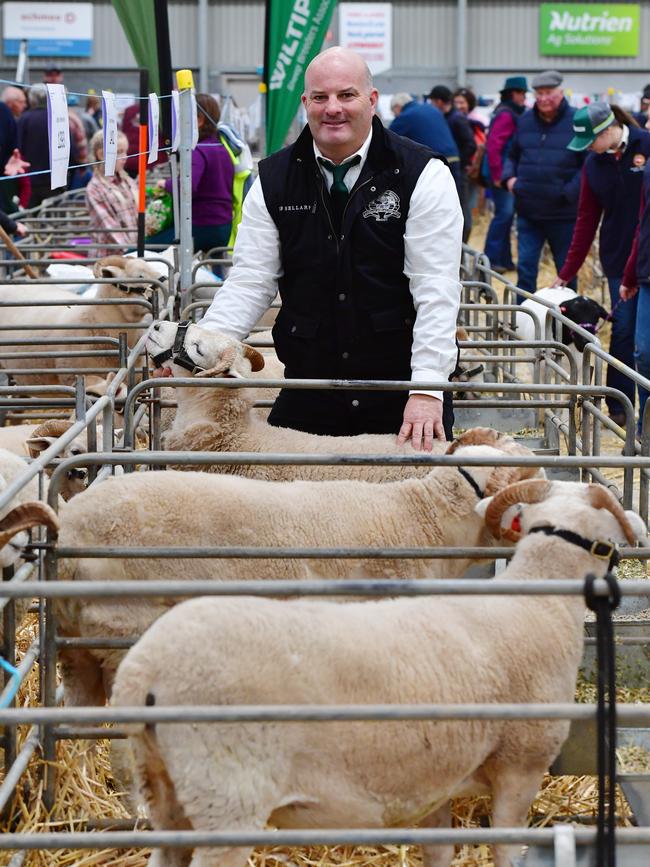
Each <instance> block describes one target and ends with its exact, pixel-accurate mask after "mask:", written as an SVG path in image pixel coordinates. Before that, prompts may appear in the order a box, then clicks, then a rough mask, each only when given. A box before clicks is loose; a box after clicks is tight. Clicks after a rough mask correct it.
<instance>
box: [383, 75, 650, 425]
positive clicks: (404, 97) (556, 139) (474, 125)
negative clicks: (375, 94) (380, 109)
mask: <svg viewBox="0 0 650 867" xmlns="http://www.w3.org/2000/svg"><path fill="white" fill-rule="evenodd" d="M530 90H532V94H533V96H534V102H533V104H532V105H531V106H530V107H528V105H527V99H528V94H529V92H530V91H529V86H528V80H527V78H526V76H524V75H514V76H509V77H507V78H506V79H505V82H504V84H503V88H502V89H501V91H500V94H499V97H500V98H499V101H498V103H497V104H496V105H495V106H494V108H493V110H492V112H491V114H490V118H489V122H488V123H487V124H485V122H484V119H481V117H480V116H478V115H477V114H476V111H475V109H476V104H477V98H476V96H475V94H474V93H473V92H472V91H471V90H470V89H468V88H459V89H458V90H456V92H455V93H452V91H451V90H450V89H449V88H447V87H446V86H444V85H436V86H434V87H433V88H432V89H431V91H430V93H429V94H428V96H427V97H426V98H425V99H424V100H423V101H419V100H417V99H416V98H415V97H414V96H413V95H412V94H408V93H399V94H396V95H395V96H394V97H393V99H392V102H391V110H392V112H393V114H394V120H393V121H392V123H391V125H390V128H391V129H392V130H393V131H395V132H397V133H399V134H400V135H404V136H407V137H408V138H411V139H412V140H414V141H417V142H419V143H421V144H423V145H426V146H427V147H429V148H431V149H432V150H433V151H435V152H437V153H439V154H442V155H443V156H444V157H445V158H446V160H447V163H448V165H449V169H450V171H451V173H452V176H453V178H454V181H455V182H456V187H457V191H458V195H459V199H460V203H461V207H462V210H463V218H464V227H463V240H464V241H467V240H468V238H469V234H470V232H471V228H472V216H471V215H472V209H473V207H475V205H476V202H477V197H478V195H482V196H485V197H486V198H487V199H489V200H490V201H491V211H492V218H491V220H490V224H489V228H488V230H487V235H486V237H485V243H484V251H485V254H486V256H487V257H488V258H489V260H490V263H491V267H492V268H493V270H494V271H496V272H497V273H499V274H506V273H507V272H512V271H515V270H516V272H517V277H516V283H517V285H518V286H519V287H520V288H522V289H525V290H526V291H528V292H535V291H536V289H537V283H538V270H539V263H540V257H541V254H542V250H543V247H544V244H545V243H547V244H548V246H549V248H550V250H551V254H552V256H553V260H554V263H555V266H556V269H557V273H558V277H557V279H556V280H555V282H554V284H553V285H554V286H568V287H570V288H572V289H574V290H575V288H576V286H577V274H578V271H579V270H580V267H581V266H582V264H583V262H584V261H585V259H586V257H587V255H588V253H589V251H590V250H591V247H592V244H593V242H594V239H595V237H596V234H597V232H598V227H599V226H600V235H599V253H600V260H601V265H602V269H603V273H604V275H605V277H606V278H607V282H608V286H609V293H610V302H611V308H610V309H611V313H610V317H611V322H612V332H611V341H610V352H611V353H612V355H613V356H614V357H615V358H617V359H619V360H620V361H622V362H623V363H624V364H626V365H627V366H629V367H636V369H637V371H638V372H639V373H642V374H643V375H644V376H648V375H649V374H650V331H649V329H647V328H645V323H646V321H648V322H649V324H650V318H649V317H650V291H649V289H650V254H648V253H647V252H646V248H647V245H648V242H649V241H650V188H649V187H648V184H649V183H650V175H649V174H648V171H646V170H645V167H646V164H647V160H648V158H649V156H650V154H649V151H648V148H650V132H648V131H647V129H646V127H650V121H649V120H648V111H649V109H650V85H647V86H646V87H645V88H644V90H643V94H642V98H641V103H640V106H639V110H638V111H636V112H633V113H628V112H626V111H624V110H623V109H622V108H620V107H619V106H617V105H610V103H609V102H601V101H595V102H588V103H587V104H586V105H585V106H584V107H583V108H580V109H577V108H575V107H573V106H571V105H569V102H568V101H567V99H566V97H565V95H564V90H563V76H562V74H561V73H559V72H557V71H556V70H546V71H544V72H542V73H539V74H538V75H536V76H535V77H534V78H533V79H532V82H531V87H530ZM649 171H650V170H649ZM644 191H645V192H644ZM646 202H647V203H648V204H647V205H646ZM646 211H647V212H648V213H647V214H646ZM513 223H515V225H516V242H517V257H516V258H517V262H516V264H515V257H514V256H513V249H512V245H513V231H512V229H513ZM635 238H636V240H635ZM646 296H647V297H646ZM520 300H523V298H521V299H520ZM639 309H640V310H641V313H640V314H639ZM607 384H608V386H610V387H612V388H616V389H619V390H621V391H622V392H623V393H624V394H625V395H626V396H627V397H629V398H630V400H631V401H632V403H633V404H634V400H635V387H634V383H633V382H632V381H631V380H630V379H629V378H628V377H626V376H625V375H624V374H623V373H621V372H620V371H618V370H616V369H615V368H614V367H611V366H610V367H609V368H608V375H607ZM646 398H647V393H646V391H645V389H642V388H640V389H639V404H640V421H641V419H642V417H643V409H644V406H645V401H646ZM607 405H608V409H609V413H610V417H611V418H612V419H613V420H614V421H615V422H616V423H618V424H623V423H624V421H625V414H624V412H623V409H622V407H621V405H620V402H619V401H617V400H616V399H615V398H614V397H609V398H607Z"/></svg>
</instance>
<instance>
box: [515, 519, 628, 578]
mask: <svg viewBox="0 0 650 867" xmlns="http://www.w3.org/2000/svg"><path fill="white" fill-rule="evenodd" d="M528 532H529V533H544V535H545V536H557V537H558V538H559V539H564V541H565V542H570V543H571V544H572V545H577V546H578V548H582V549H584V550H585V551H588V552H589V553H590V554H593V555H594V557H598V559H599V560H609V568H610V569H613V568H614V567H615V566H618V564H619V561H620V559H621V556H620V554H619V553H618V548H617V547H616V545H615V544H614V543H613V542H605V541H603V539H586V538H585V537H584V536H580V535H579V534H578V533H574V532H573V531H572V530H559V529H558V528H557V527H533V528H532V529H531V530H529V531H528Z"/></svg>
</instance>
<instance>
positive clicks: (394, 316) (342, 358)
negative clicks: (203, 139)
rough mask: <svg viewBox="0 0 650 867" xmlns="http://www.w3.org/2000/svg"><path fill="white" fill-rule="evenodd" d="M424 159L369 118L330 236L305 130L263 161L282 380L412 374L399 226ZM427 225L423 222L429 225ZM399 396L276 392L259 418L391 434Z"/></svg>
mask: <svg viewBox="0 0 650 867" xmlns="http://www.w3.org/2000/svg"><path fill="white" fill-rule="evenodd" d="M433 156H434V154H433V152H432V151H430V150H429V149H428V148H425V147H423V146H421V145H418V144H415V143H414V142H411V141H410V140H408V139H405V138H402V137H401V136H397V135H395V134H394V133H391V132H390V131H389V130H386V129H384V127H383V126H382V124H381V123H380V121H379V120H378V119H377V118H374V119H373V137H372V141H371V144H370V148H369V150H368V156H367V159H366V162H365V164H364V166H363V169H362V171H361V175H360V177H359V179H358V181H357V183H356V184H355V186H354V188H353V190H352V192H351V194H350V198H349V201H348V204H347V206H346V209H345V212H344V215H343V220H342V225H341V229H340V234H338V235H337V233H336V231H335V229H334V225H333V219H332V203H331V200H330V196H329V193H328V190H327V187H326V184H325V181H324V178H323V175H322V173H321V171H320V169H319V167H318V165H317V163H316V160H315V158H314V149H313V141H312V137H311V133H310V132H309V128H308V127H305V129H304V130H303V132H302V134H301V135H300V137H299V138H298V140H297V141H296V142H295V144H294V145H292V146H290V147H288V148H285V149H283V150H281V151H279V152H278V153H276V154H273V155H272V156H270V157H268V158H267V159H265V160H263V161H262V162H261V163H260V166H259V173H260V181H261V184H262V190H263V192H264V199H265V202H266V206H267V208H268V211H269V213H270V215H271V217H272V219H273V221H274V223H275V224H276V226H277V227H278V231H279V234H280V248H281V256H282V267H283V271H284V273H283V276H282V277H281V279H280V282H279V289H280V297H281V299H282V309H281V311H280V314H279V316H278V319H277V321H276V324H275V327H274V328H273V337H274V340H275V346H276V349H277V353H278V357H279V358H280V360H281V361H282V362H283V363H284V365H285V369H286V370H285V375H286V377H287V378H303V379H392V380H408V379H410V378H411V343H412V339H413V323H414V321H415V309H414V307H413V300H412V297H411V293H410V291H409V282H408V279H407V278H406V277H405V276H404V273H403V269H404V228H405V225H406V218H407V216H408V211H409V205H410V200H411V195H412V193H413V190H414V188H415V185H416V183H417V180H418V178H419V176H420V174H421V172H422V170H423V169H424V167H425V166H426V164H427V163H428V161H429V160H430V159H431V158H432V157H433ZM432 231H434V227H432ZM407 397H408V392H406V391H404V392H379V391H375V392H368V391H365V392H362V391H359V392H352V391H345V392H335V391H305V390H298V391H296V390H288V389H285V390H284V391H282V392H281V394H280V396H279V398H278V400H277V401H276V404H275V406H274V408H273V410H272V412H271V415H270V417H269V421H270V422H271V423H272V424H276V425H279V426H284V427H292V428H296V429H299V430H308V431H311V432H313V433H321V434H333V435H335V436H336V435H350V434H356V433H361V432H369V433H390V432H396V431H397V430H399V427H400V425H401V421H402V412H403V408H404V404H405V402H406V399H407Z"/></svg>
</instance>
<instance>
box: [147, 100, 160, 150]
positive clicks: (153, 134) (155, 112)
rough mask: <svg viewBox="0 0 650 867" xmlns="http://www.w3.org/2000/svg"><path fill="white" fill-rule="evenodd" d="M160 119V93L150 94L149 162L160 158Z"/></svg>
mask: <svg viewBox="0 0 650 867" xmlns="http://www.w3.org/2000/svg"><path fill="white" fill-rule="evenodd" d="M159 120H160V104H159V103H158V94H157V93H150V94H149V125H148V127H147V129H148V131H149V157H148V159H147V162H148V163H155V162H156V160H157V159H158V122H159Z"/></svg>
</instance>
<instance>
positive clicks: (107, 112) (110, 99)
mask: <svg viewBox="0 0 650 867" xmlns="http://www.w3.org/2000/svg"><path fill="white" fill-rule="evenodd" d="M0 83H3V84H11V85H13V86H16V87H22V88H24V89H26V90H27V89H31V87H32V85H24V84H21V83H20V82H12V81H8V80H7V79H1V78H0ZM45 87H46V91H47V115H48V142H49V154H50V168H49V169H43V170H41V171H34V172H25V173H24V174H23V175H22V176H23V177H33V176H35V175H43V174H47V173H48V172H49V173H50V174H51V189H53V190H55V189H58V188H59V187H63V186H65V184H66V177H67V173H68V171H70V170H71V169H78V168H88V167H90V166H95V165H100V164H101V163H104V173H105V174H106V176H107V177H112V176H113V175H114V174H115V164H116V161H117V140H118V132H119V130H118V124H117V108H116V104H115V94H114V93H112V92H111V91H109V90H102V95H101V101H102V128H103V132H104V147H103V150H104V159H103V160H98V161H95V162H91V163H80V164H79V165H72V166H71V165H70V118H69V110H68V95H70V94H71V93H72V92H71V91H66V88H65V85H63V84H49V83H48V84H46V85H45ZM74 95H75V96H86V95H87V94H74ZM169 97H171V100H172V143H171V147H168V148H159V147H158V124H159V119H160V99H165V98H169ZM136 99H137V100H143V99H146V100H147V101H148V103H149V105H148V116H149V123H148V125H147V135H148V148H147V150H146V151H139V152H138V153H137V154H127V157H132V156H140V155H141V153H146V154H147V155H148V157H147V163H154V162H155V161H156V160H157V159H158V154H159V153H160V152H161V151H170V152H171V153H175V152H176V151H177V150H178V147H179V145H180V94H179V91H178V90H172V92H171V93H170V94H163V95H162V96H159V95H158V94H157V93H150V94H149V95H148V96H147V97H136ZM191 100H192V149H194V148H195V147H196V145H197V142H198V138H199V132H198V122H197V103H196V96H195V93H194V91H193V90H192V92H191ZM3 180H13V176H0V181H3Z"/></svg>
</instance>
